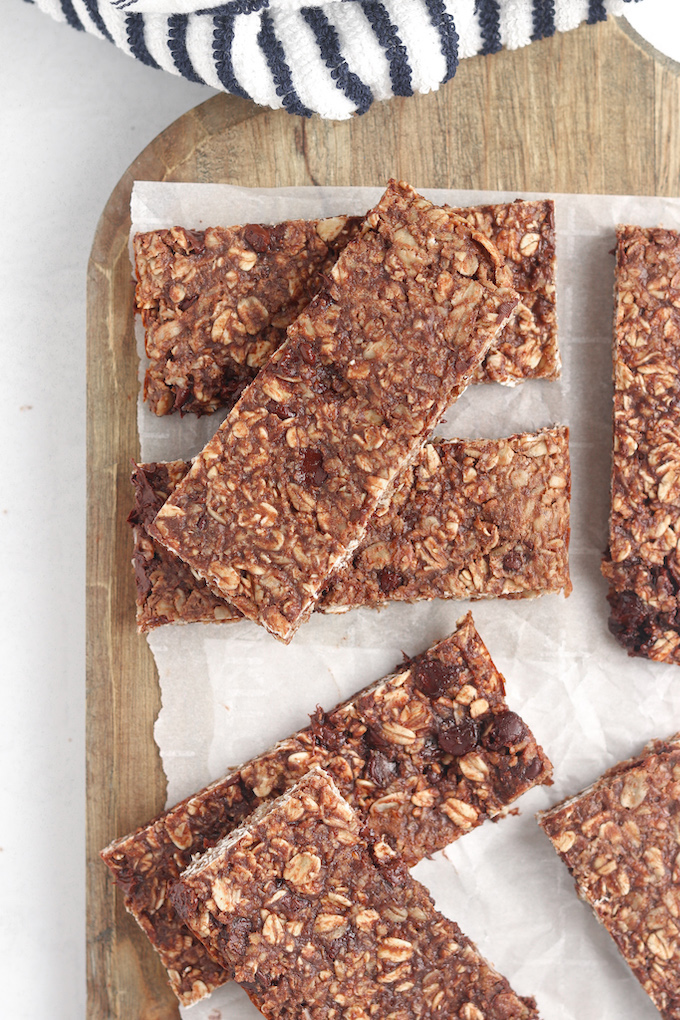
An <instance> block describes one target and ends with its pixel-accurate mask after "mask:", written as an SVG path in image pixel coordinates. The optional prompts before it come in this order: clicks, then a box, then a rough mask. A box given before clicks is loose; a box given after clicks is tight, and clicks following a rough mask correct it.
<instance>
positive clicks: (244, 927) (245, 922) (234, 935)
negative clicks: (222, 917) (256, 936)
mask: <svg viewBox="0 0 680 1020" xmlns="http://www.w3.org/2000/svg"><path fill="white" fill-rule="evenodd" d="M251 930H252V929H251V924H250V921H249V919H248V918H247V917H235V918H234V919H233V920H232V922H231V924H230V925H229V937H228V938H227V939H225V945H226V948H227V950H228V952H229V954H230V955H232V954H233V955H234V956H235V957H236V958H237V959H238V958H240V957H241V956H243V954H244V953H245V951H246V946H247V945H248V937H249V935H250V933H251Z"/></svg>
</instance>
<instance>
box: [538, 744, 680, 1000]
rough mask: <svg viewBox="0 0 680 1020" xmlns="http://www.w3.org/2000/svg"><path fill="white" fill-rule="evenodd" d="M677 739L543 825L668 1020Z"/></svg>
mask: <svg viewBox="0 0 680 1020" xmlns="http://www.w3.org/2000/svg"><path fill="white" fill-rule="evenodd" d="M679 808H680V734H675V735H674V736H672V737H670V738H669V739H668V740H654V741H651V742H650V743H649V744H647V745H646V747H645V748H644V749H643V751H642V754H641V755H639V756H638V757H637V758H630V759H628V760H627V761H622V762H620V763H619V764H617V765H615V766H614V767H613V768H611V769H609V770H608V771H607V772H605V773H604V775H602V776H601V777H600V778H599V779H598V780H597V782H595V783H594V784H593V785H592V786H591V787H589V788H588V789H587V790H584V791H583V792H582V793H579V794H577V795H576V796H574V797H570V798H568V799H567V800H564V801H562V802H561V803H560V804H556V805H555V807H552V808H550V809H549V810H548V811H543V812H541V813H540V814H539V815H538V820H539V823H540V825H541V827H542V828H543V829H544V830H545V832H546V834H547V835H548V836H549V837H550V839H551V841H552V843H553V846H554V847H555V849H556V850H557V852H558V854H559V855H560V857H561V858H562V860H563V861H564V863H565V864H566V865H567V867H568V868H569V871H570V872H571V874H572V875H573V877H574V881H575V884H576V890H577V892H578V894H579V896H580V897H581V898H582V899H583V900H585V902H586V903H588V904H589V905H590V906H591V907H592V909H593V910H594V912H595V916H596V917H597V919H598V921H600V923H601V924H602V925H603V926H604V927H605V928H606V930H607V931H608V932H609V934H610V935H611V937H612V938H613V939H614V941H615V943H616V946H617V948H618V949H619V951H620V953H621V954H622V956H623V958H624V959H625V961H626V963H627V964H628V966H629V967H630V968H631V970H632V971H633V973H634V974H635V976H636V978H637V979H638V981H639V982H640V984H641V985H642V987H643V988H644V990H645V991H646V992H647V994H648V995H649V996H650V998H651V999H652V1001H653V1003H654V1005H655V1006H656V1008H657V1009H658V1010H659V1012H660V1013H661V1015H662V1017H664V1018H665V1020H678V1018H680V945H679V944H678V918H679V917H680V886H679V885H678V877H679V875H678V867H679V861H678V847H679V846H680V815H679V814H678V809H679Z"/></svg>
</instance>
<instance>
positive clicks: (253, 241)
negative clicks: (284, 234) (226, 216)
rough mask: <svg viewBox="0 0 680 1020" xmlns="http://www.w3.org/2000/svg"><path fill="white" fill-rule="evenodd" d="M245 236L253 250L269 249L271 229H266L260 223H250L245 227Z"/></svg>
mask: <svg viewBox="0 0 680 1020" xmlns="http://www.w3.org/2000/svg"><path fill="white" fill-rule="evenodd" d="M243 237H244V238H245V240H246V242H247V243H248V244H249V245H250V247H251V248H252V249H253V251H256V252H260V253H261V252H265V251H269V246H270V243H271V231H269V230H265V228H264V227H260V226H259V225H258V224H250V225H249V226H247V227H246V228H245V229H244V231H243Z"/></svg>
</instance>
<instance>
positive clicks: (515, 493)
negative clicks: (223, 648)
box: [128, 427, 571, 632]
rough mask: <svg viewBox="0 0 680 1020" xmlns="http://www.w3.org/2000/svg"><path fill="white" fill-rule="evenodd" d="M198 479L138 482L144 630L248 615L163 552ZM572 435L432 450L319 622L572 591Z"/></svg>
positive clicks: (371, 531)
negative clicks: (450, 602)
mask: <svg viewBox="0 0 680 1020" xmlns="http://www.w3.org/2000/svg"><path fill="white" fill-rule="evenodd" d="M188 469H189V464H188V463H187V462H185V461H171V462H168V463H152V464H140V465H138V466H137V467H136V468H135V471H134V472H133V476H132V479H133V484H134V488H135V507H134V509H133V511H132V512H131V514H130V516H129V518H128V519H129V521H130V523H131V524H132V525H133V527H134V542H135V547H134V557H133V562H134V565H135V574H136V579H137V622H138V626H139V629H140V631H142V632H144V631H148V630H150V629H152V628H154V627H158V626H161V625H162V624H165V623H214V622H233V621H235V620H237V619H241V615H240V613H238V611H236V610H234V609H233V607H231V606H230V605H229V603H227V602H225V601H224V600H223V599H221V598H220V597H219V596H218V595H215V594H214V593H213V592H212V591H211V590H210V589H209V588H208V587H207V585H206V584H205V582H203V581H199V580H197V579H196V578H195V577H194V575H193V574H192V572H191V570H190V569H189V568H188V566H187V565H186V564H185V563H183V562H182V561H181V560H180V559H179V558H178V557H176V556H174V555H173V553H171V552H169V551H167V550H165V549H164V548H163V547H162V546H161V545H160V544H159V543H158V542H155V541H154V540H153V538H151V536H150V535H149V533H148V525H149V524H150V523H151V521H152V520H153V518H154V517H155V515H156V513H157V512H158V510H159V509H160V508H161V506H162V505H163V503H164V502H165V501H166V500H167V499H168V497H169V496H170V494H171V492H172V491H173V490H174V487H175V486H176V485H177V484H178V482H179V481H180V480H181V479H182V478H183V477H184V475H185V474H186V472H187V471H188ZM570 488H571V473H570V466H569V439H568V429H567V428H566V427H557V428H552V429H542V430H541V431H540V432H537V433H525V434H521V435H515V436H510V437H508V438H507V439H500V440H490V439H489V440H450V441H449V440H439V441H435V442H432V443H426V444H425V446H424V447H423V449H422V450H421V451H420V453H419V455H418V457H417V459H416V461H415V462H414V464H413V465H412V466H410V467H409V468H407V469H406V471H405V472H404V473H403V475H402V476H401V477H400V479H399V481H398V482H397V484H396V485H395V489H394V492H393V494H392V497H391V500H390V502H389V504H388V506H387V507H384V508H380V510H378V511H377V512H376V514H374V516H373V517H372V518H371V521H370V523H369V525H368V530H367V532H366V535H365V536H364V539H363V541H362V542H361V544H360V545H359V547H358V549H357V550H356V552H355V553H354V555H353V556H352V559H351V562H350V563H348V564H346V565H345V566H344V567H343V568H342V570H340V571H338V572H337V573H336V574H335V575H334V576H333V577H331V578H330V579H329V582H328V584H327V586H326V589H325V592H324V594H322V596H321V598H320V599H319V602H318V603H317V606H316V610H317V612H327V613H330V612H335V613H337V612H345V611H346V610H349V609H356V608H359V607H361V606H380V605H383V604H384V603H386V602H390V601H408V602H414V601H419V600H428V599H434V598H472V599H478V598H496V597H497V598H525V597H527V596H532V595H542V594H546V593H551V592H553V593H554V592H560V591H562V592H564V593H565V594H568V593H569V592H570V590H571V582H570V580H569V499H570Z"/></svg>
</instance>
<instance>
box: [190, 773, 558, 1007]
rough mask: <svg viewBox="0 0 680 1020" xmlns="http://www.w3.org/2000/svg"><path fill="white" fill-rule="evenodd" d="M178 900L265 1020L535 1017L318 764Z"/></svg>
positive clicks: (210, 857) (216, 851) (205, 864)
mask: <svg viewBox="0 0 680 1020" xmlns="http://www.w3.org/2000/svg"><path fill="white" fill-rule="evenodd" d="M171 898H172V902H173V904H174V906H175V908H176V910H177V911H178V913H179V914H180V916H181V917H182V918H183V920H184V921H185V923H186V924H187V925H188V926H189V927H190V928H191V930H192V931H193V932H194V934H195V935H196V936H197V937H198V938H200V940H201V942H202V943H203V944H204V945H205V947H206V948H207V950H208V951H209V953H210V954H211V956H213V957H214V958H215V959H216V960H219V961H220V962H221V963H222V964H223V965H224V967H225V968H231V969H232V970H233V973H234V977H235V979H236V981H238V982H240V983H242V984H243V985H244V987H245V988H246V989H247V991H248V994H249V995H250V997H251V999H252V1000H253V1002H254V1003H255V1005H256V1006H257V1007H258V1009H259V1010H260V1011H261V1012H262V1013H263V1014H264V1016H265V1017H267V1018H269V1020H278V1018H281V1017H290V1016H291V1015H297V1016H305V1017H307V1018H309V1020H328V1018H333V1017H337V1018H338V1020H339V1018H340V1017H343V1016H352V1017H354V1018H357V1020H358V1018H360V1017H364V1018H368V1017H370V1016H375V1017H390V1016H392V1017H394V1016H399V1017H416V1016H417V1017H419V1018H421V1020H435V1018H437V1020H438V1018H441V1017H470V1018H473V1017H474V1018H480V1017H483V1018H484V1020H529V1018H530V1017H537V1016H538V1012H537V1010H536V1003H535V1001H534V1000H533V999H520V998H519V997H518V996H517V995H516V994H515V993H514V992H513V990H512V989H511V987H510V985H509V984H508V982H507V980H506V979H505V978H504V977H502V976H501V975H500V974H499V973H498V972H497V971H496V970H495V969H494V968H493V967H492V966H491V965H490V964H489V963H488V962H487V961H486V960H485V959H483V957H482V956H480V954H479V952H478V950H477V948H476V946H474V945H473V943H472V942H471V941H470V940H469V939H468V938H466V936H465V935H463V933H462V932H461V930H460V928H459V927H458V925H457V924H455V923H454V922H453V921H450V920H448V919H447V918H445V917H444V916H443V915H442V914H440V913H439V911H438V910H436V908H435V906H434V903H433V901H432V899H431V897H430V895H429V894H428V892H427V890H426V889H425V887H424V886H422V885H421V884H420V882H416V881H415V879H413V878H412V877H411V876H410V875H409V873H408V871H407V870H406V868H405V867H404V865H403V863H402V862H401V861H400V859H399V857H398V855H396V854H395V853H394V851H393V850H392V849H391V848H390V847H388V846H386V845H385V844H384V843H381V842H377V841H375V840H374V839H372V838H371V836H370V834H367V833H366V831H365V829H364V827H363V826H362V823H361V820H360V819H359V817H358V816H357V814H356V812H355V811H354V810H353V809H352V807H351V806H350V805H349V804H348V803H347V801H346V800H345V799H344V798H343V797H342V796H341V794H340V793H339V791H338V789H337V787H336V785H335V784H334V783H333V780H332V779H331V777H330V776H329V775H328V773H326V772H324V771H323V770H321V769H313V770H312V771H311V772H309V773H308V774H307V775H306V776H304V777H303V778H302V779H301V780H300V781H299V783H297V784H296V785H295V786H294V787H292V788H291V789H290V790H289V791H287V792H286V793H284V794H283V795H282V796H281V797H280V798H278V799H277V800H275V801H273V802H271V803H270V804H267V805H266V806H264V807H263V808H262V809H260V810H259V811H257V812H256V813H255V814H254V815H253V816H251V818H249V819H247V820H246V821H245V822H244V824H243V826H242V827H240V828H238V829H237V830H235V831H234V832H233V833H231V834H230V835H228V836H226V837H225V838H224V839H223V840H221V841H220V843H218V844H217V846H215V847H214V848H213V849H212V850H208V851H207V853H205V854H204V855H203V856H202V857H199V858H198V859H197V860H196V861H194V862H193V863H192V864H191V865H190V867H189V868H188V869H187V870H186V871H185V872H184V873H183V875H182V877H181V879H180V881H179V882H178V883H177V884H176V885H175V886H174V887H173V889H172V892H171Z"/></svg>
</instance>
